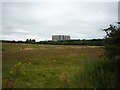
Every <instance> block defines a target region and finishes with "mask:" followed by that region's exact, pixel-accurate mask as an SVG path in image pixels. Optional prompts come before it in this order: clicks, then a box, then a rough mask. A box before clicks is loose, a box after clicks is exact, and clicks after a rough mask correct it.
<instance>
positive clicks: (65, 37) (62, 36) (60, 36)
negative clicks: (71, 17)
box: [52, 35, 70, 41]
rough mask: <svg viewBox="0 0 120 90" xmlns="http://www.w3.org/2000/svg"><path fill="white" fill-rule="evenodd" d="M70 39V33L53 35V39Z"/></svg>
mask: <svg viewBox="0 0 120 90" xmlns="http://www.w3.org/2000/svg"><path fill="white" fill-rule="evenodd" d="M59 40H70V36H69V35H52V41H59Z"/></svg>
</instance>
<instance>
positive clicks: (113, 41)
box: [104, 25, 120, 59]
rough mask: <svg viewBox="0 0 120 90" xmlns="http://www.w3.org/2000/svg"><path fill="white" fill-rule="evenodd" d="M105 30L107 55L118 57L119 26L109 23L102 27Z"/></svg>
mask: <svg viewBox="0 0 120 90" xmlns="http://www.w3.org/2000/svg"><path fill="white" fill-rule="evenodd" d="M104 31H105V32H106V34H107V35H106V38H105V49H106V54H107V57H110V58H112V59H120V28H119V27H116V26H113V25H110V27H109V28H107V29H104Z"/></svg>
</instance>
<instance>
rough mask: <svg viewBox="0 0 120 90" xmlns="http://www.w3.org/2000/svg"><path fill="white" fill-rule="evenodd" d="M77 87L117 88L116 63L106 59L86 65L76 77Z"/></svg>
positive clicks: (118, 85)
mask: <svg viewBox="0 0 120 90" xmlns="http://www.w3.org/2000/svg"><path fill="white" fill-rule="evenodd" d="M75 77H76V80H77V82H78V85H77V86H78V87H83V88H90V87H91V88H118V87H120V84H119V80H118V77H119V76H118V68H117V62H114V61H113V60H108V59H102V58H101V59H97V60H95V61H94V62H91V63H89V64H86V65H85V66H84V68H83V70H82V71H80V72H78V73H77V74H76V75H75Z"/></svg>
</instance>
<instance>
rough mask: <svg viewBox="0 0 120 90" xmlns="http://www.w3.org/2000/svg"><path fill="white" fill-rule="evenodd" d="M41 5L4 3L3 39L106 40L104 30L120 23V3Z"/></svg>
mask: <svg viewBox="0 0 120 90" xmlns="http://www.w3.org/2000/svg"><path fill="white" fill-rule="evenodd" d="M40 1H41V2H2V39H4V40H26V39H27V38H28V39H30V38H32V39H36V40H37V41H40V40H51V39H52V35H70V36H71V39H95V38H103V37H104V36H105V33H104V32H103V31H102V30H101V29H102V28H106V27H108V26H109V24H115V23H116V22H117V21H118V2H79V1H78V0H74V1H73V0H69V1H68V0H64V1H63V0H61V1H60V0H58V1H59V2H57V1H55V0H49V1H48V2H46V0H40Z"/></svg>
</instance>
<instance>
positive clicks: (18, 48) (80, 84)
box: [2, 43, 116, 88]
mask: <svg viewBox="0 0 120 90" xmlns="http://www.w3.org/2000/svg"><path fill="white" fill-rule="evenodd" d="M2 51H3V52H2V70H3V71H2V72H3V77H2V86H3V88H5V87H6V82H7V81H8V80H14V82H15V88H86V87H87V88H90V87H92V88H97V87H102V86H103V87H110V86H109V85H114V84H113V83H114V82H115V81H114V82H112V83H111V84H109V85H108V86H105V85H107V83H108V81H109V80H108V79H106V77H108V76H110V77H109V79H111V78H113V76H111V75H113V74H112V73H111V72H106V71H99V70H100V69H99V66H98V65H97V64H98V63H99V64H100V65H102V63H103V60H102V59H101V58H100V56H101V55H102V54H103V52H104V50H103V48H102V47H98V46H67V45H66V46H65V45H39V44H15V43H3V47H2ZM92 64H95V65H96V66H95V65H94V66H95V67H94V66H93V65H92ZM111 67H112V66H111ZM94 68H97V69H96V70H98V71H99V72H100V75H99V73H96V72H95V70H94ZM91 70H93V71H94V73H93V71H91ZM101 74H105V75H106V74H108V75H107V76H106V77H101ZM109 74H110V75H109ZM91 75H92V76H91ZM96 75H97V76H98V77H99V78H100V79H103V80H105V81H104V82H105V83H103V84H104V85H101V86H100V85H98V84H99V83H101V82H97V79H98V78H96ZM88 77H89V78H88ZM93 78H94V79H95V80H96V82H95V81H94V80H93ZM113 79H114V80H116V78H113ZM98 81H100V80H98ZM101 84H102V83H101ZM111 87H112V86H111ZM113 87H114V86H113Z"/></svg>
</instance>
